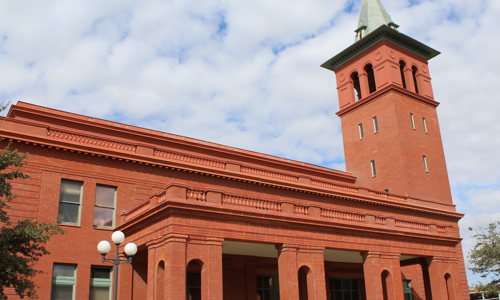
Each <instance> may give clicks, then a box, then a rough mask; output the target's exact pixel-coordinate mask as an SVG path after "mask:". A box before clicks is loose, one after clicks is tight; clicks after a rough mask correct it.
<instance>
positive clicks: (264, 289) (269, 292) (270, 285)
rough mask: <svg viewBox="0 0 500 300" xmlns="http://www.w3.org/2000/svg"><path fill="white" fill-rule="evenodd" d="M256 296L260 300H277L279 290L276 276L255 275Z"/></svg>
mask: <svg viewBox="0 0 500 300" xmlns="http://www.w3.org/2000/svg"><path fill="white" fill-rule="evenodd" d="M257 295H259V297H260V298H259V299H261V300H279V299H280V289H279V281H278V276H277V275H257Z"/></svg>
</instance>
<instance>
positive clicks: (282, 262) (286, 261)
mask: <svg viewBox="0 0 500 300" xmlns="http://www.w3.org/2000/svg"><path fill="white" fill-rule="evenodd" d="M276 249H277V250H278V274H279V287H280V300H297V299H299V276H298V270H299V269H298V268H297V249H298V245H292V244H280V245H277V246H276Z"/></svg>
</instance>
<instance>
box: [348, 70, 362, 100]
mask: <svg viewBox="0 0 500 300" xmlns="http://www.w3.org/2000/svg"><path fill="white" fill-rule="evenodd" d="M351 79H352V82H353V83H354V93H355V94H356V101H358V100H360V99H361V97H362V95H361V85H360V84H359V76H358V72H354V73H352V75H351Z"/></svg>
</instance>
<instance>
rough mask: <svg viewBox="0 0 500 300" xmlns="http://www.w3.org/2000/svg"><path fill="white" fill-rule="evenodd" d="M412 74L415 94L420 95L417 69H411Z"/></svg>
mask: <svg viewBox="0 0 500 300" xmlns="http://www.w3.org/2000/svg"><path fill="white" fill-rule="evenodd" d="M411 73H412V74H413V84H414V85H415V93H417V94H420V93H419V92H418V84H417V74H418V69H417V67H415V66H413V67H412V68H411Z"/></svg>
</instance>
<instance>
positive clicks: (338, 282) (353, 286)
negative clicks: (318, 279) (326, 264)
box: [330, 278, 361, 300]
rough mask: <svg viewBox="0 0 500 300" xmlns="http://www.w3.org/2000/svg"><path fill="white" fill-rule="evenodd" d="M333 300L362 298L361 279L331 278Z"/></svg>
mask: <svg viewBox="0 0 500 300" xmlns="http://www.w3.org/2000/svg"><path fill="white" fill-rule="evenodd" d="M330 295H331V298H332V300H360V299H361V298H360V292H359V280H358V279H351V278H330Z"/></svg>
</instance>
